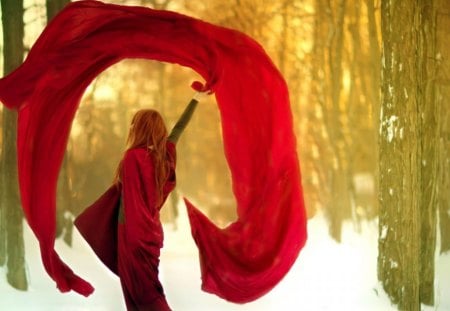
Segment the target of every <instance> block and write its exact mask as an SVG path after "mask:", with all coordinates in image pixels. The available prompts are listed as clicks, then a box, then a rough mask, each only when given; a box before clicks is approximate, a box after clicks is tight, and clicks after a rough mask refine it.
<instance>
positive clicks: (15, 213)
mask: <svg viewBox="0 0 450 311" xmlns="http://www.w3.org/2000/svg"><path fill="white" fill-rule="evenodd" d="M1 6H2V25H3V46H4V52H3V53H4V54H3V55H4V73H5V74H8V73H10V72H11V71H13V70H14V69H16V68H17V67H18V66H19V65H20V64H21V63H22V61H23V55H24V44H23V37H24V23H23V0H1ZM16 130H17V112H16V111H11V110H8V109H6V108H4V109H3V142H2V144H3V148H2V150H3V153H2V159H1V164H0V165H1V172H2V174H1V184H0V186H1V188H2V191H1V192H2V196H1V198H0V208H1V209H2V210H3V217H4V221H3V222H4V223H6V254H3V255H2V256H0V257H2V258H3V260H6V262H7V268H8V270H7V271H8V272H7V279H8V282H9V284H11V286H13V287H15V288H16V289H19V290H26V289H27V288H28V282H27V278H26V273H25V249H24V241H23V213H22V209H21V207H20V199H19V190H18V179H17V152H16Z"/></svg>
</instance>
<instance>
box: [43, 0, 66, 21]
mask: <svg viewBox="0 0 450 311" xmlns="http://www.w3.org/2000/svg"><path fill="white" fill-rule="evenodd" d="M68 3H70V0H46V1H45V8H46V11H47V23H48V22H50V21H51V20H52V18H53V17H55V15H56V14H58V12H59V11H61V10H62V9H63V8H64V7H65V6H66V5H67V4H68Z"/></svg>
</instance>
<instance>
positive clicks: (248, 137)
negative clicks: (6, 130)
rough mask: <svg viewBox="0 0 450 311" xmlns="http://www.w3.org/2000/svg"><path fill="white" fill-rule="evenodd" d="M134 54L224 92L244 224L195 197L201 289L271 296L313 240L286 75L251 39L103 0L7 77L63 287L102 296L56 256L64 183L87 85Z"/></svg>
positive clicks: (39, 225) (46, 253) (24, 164)
mask: <svg viewBox="0 0 450 311" xmlns="http://www.w3.org/2000/svg"><path fill="white" fill-rule="evenodd" d="M124 58H145V59H152V60H158V61H164V62H169V63H178V64H180V65H182V66H186V67H190V68H192V69H193V70H195V71H196V72H198V73H199V74H200V75H201V76H202V77H203V78H204V79H205V81H206V85H205V86H204V87H203V88H202V90H211V91H213V92H215V95H216V100H217V103H218V106H219V110H220V114H221V121H222V129H223V141H224V148H225V156H226V159H227V162H228V165H229V168H230V171H231V175H232V184H233V192H234V195H235V198H236V205H237V214H238V219H237V220H236V221H235V222H234V223H232V224H231V225H229V226H228V227H226V228H225V229H220V228H218V227H216V226H215V225H214V224H213V223H212V222H211V221H210V220H209V219H208V218H207V217H205V215H203V214H202V213H201V212H200V211H199V210H197V209H196V208H195V207H194V206H193V205H192V204H191V203H189V202H187V206H188V212H189V219H190V223H191V229H192V235H193V237H194V239H195V241H196V243H197V246H198V248H199V254H200V264H201V272H202V281H203V283H202V288H203V289H204V290H205V291H208V292H211V293H214V294H217V295H219V296H220V297H223V298H225V299H227V300H230V301H234V302H239V303H243V302H248V301H251V300H254V299H256V298H258V297H260V296H261V295H263V294H265V293H266V292H267V291H269V290H270V289H271V288H273V287H274V286H275V285H276V284H277V283H278V282H279V281H280V280H281V279H282V278H283V276H284V275H285V274H286V273H287V272H288V271H289V269H290V267H291V266H292V264H293V263H294V262H295V260H296V258H297V256H298V254H299V251H300V250H301V248H302V247H303V245H304V244H305V241H306V215H305V208H304V203H303V196H302V190H301V181H300V170H299V165H298V159H297V154H296V140H295V136H294V133H293V124H292V114H291V111H290V106H289V96H288V90H287V87H286V83H285V81H284V79H283V78H282V76H281V74H280V73H279V71H278V70H277V69H276V68H275V66H274V65H273V63H272V62H271V60H270V59H269V57H268V56H267V55H266V53H265V52H264V50H263V49H262V47H261V46H260V45H259V44H257V43H256V42H255V41H254V40H252V39H251V38H249V37H248V36H246V35H244V34H242V33H240V32H237V31H234V30H231V29H227V28H223V27H218V26H215V25H212V24H209V23H206V22H203V21H201V20H198V19H194V18H191V17H187V16H184V15H181V14H177V13H174V12H168V11H156V10H151V9H148V8H142V7H127V6H119V5H111V4H103V3H101V2H98V1H79V2H74V3H71V4H69V5H68V6H67V7H66V8H65V9H64V10H63V11H61V13H60V14H59V15H58V16H56V17H55V18H54V19H53V20H52V21H51V23H50V24H49V25H48V26H47V28H46V29H45V30H44V32H43V33H42V34H41V36H40V37H39V39H38V40H37V41H36V43H35V44H34V46H33V47H32V49H31V50H30V52H29V54H28V57H27V58H26V60H25V62H24V63H23V65H22V66H20V67H19V68H18V69H17V70H16V71H14V72H12V73H11V74H10V75H8V76H6V77H4V78H3V79H1V80H0V100H1V101H2V102H3V103H4V104H5V105H6V106H7V107H9V108H15V109H17V110H18V111H19V125H18V165H19V180H20V189H21V197H22V204H23V209H24V211H25V215H26V218H27V220H28V222H29V224H30V227H31V228H32V229H33V231H34V233H35V234H36V236H37V238H38V240H39V242H40V248H41V254H42V260H43V263H44V266H45V268H46V270H47V272H48V274H49V275H50V276H51V277H52V278H53V279H54V280H55V281H56V283H57V286H58V288H59V289H60V290H61V291H69V290H71V289H72V290H75V291H77V292H79V293H81V294H83V295H89V294H90V293H91V292H92V290H93V288H92V287H91V286H90V285H89V283H87V282H85V281H84V280H83V279H81V278H80V277H78V276H77V275H75V274H74V273H73V272H72V270H70V268H69V267H67V266H66V265H65V264H64V263H63V261H62V260H61V259H60V258H59V257H58V255H57V253H56V252H55V251H54V239H55V204H56V203H55V194H56V182H57V177H58V172H59V168H60V165H61V162H62V158H63V153H64V150H65V147H66V144H67V140H68V135H69V132H70V126H71V122H72V120H73V118H74V115H75V112H76V110H77V107H78V105H79V102H80V98H81V96H82V94H83V92H84V90H85V89H86V87H87V86H88V85H89V84H90V82H91V81H92V80H93V79H94V78H95V77H96V76H97V75H98V74H99V73H100V72H101V71H103V70H105V69H106V68H107V67H109V66H111V65H112V64H114V63H116V62H118V61H120V60H122V59H124ZM193 86H194V88H197V89H198V88H199V84H198V83H197V84H195V85H193ZM205 122H206V121H205Z"/></svg>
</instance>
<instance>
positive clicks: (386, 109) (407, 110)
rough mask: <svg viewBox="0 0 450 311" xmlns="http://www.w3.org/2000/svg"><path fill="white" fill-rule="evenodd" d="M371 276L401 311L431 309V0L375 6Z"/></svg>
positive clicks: (434, 162)
mask: <svg viewBox="0 0 450 311" xmlns="http://www.w3.org/2000/svg"><path fill="white" fill-rule="evenodd" d="M381 9H382V11H381V14H382V27H381V28H382V35H383V51H382V81H381V83H382V102H381V129H380V133H381V135H380V154H379V155H380V164H379V172H380V183H379V187H380V196H379V204H380V216H379V228H380V231H379V232H380V235H379V256H378V277H379V279H380V281H381V282H382V284H383V288H384V289H385V291H386V292H387V294H388V295H389V297H390V298H391V299H392V301H393V302H394V303H397V304H398V306H399V309H400V310H420V304H421V303H424V304H429V305H432V304H433V303H434V287H433V283H434V250H435V244H436V206H437V200H436V198H437V196H436V193H437V191H438V184H437V179H436V174H437V168H438V152H437V151H438V149H437V147H436V146H437V145H438V144H437V137H438V135H437V134H438V131H437V129H438V125H439V122H440V120H439V111H438V106H437V104H436V103H437V102H436V96H435V90H436V88H435V79H434V77H435V61H434V55H435V42H436V38H435V30H436V25H435V2H434V1H425V0H416V1H404V2H400V1H383V2H382V8H381Z"/></svg>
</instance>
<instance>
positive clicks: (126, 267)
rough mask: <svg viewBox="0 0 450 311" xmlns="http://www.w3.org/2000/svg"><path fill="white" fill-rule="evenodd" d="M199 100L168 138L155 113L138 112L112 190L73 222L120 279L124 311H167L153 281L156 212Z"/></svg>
mask: <svg viewBox="0 0 450 311" xmlns="http://www.w3.org/2000/svg"><path fill="white" fill-rule="evenodd" d="M200 96H201V95H200V94H199V93H197V95H196V96H194V98H193V99H192V100H191V101H190V103H189V104H188V106H187V107H186V109H185V111H184V112H183V114H182V116H181V117H180V119H179V120H178V122H177V123H176V125H175V127H174V128H173V130H172V132H171V133H170V135H167V129H166V126H165V124H164V121H163V119H162V117H161V115H160V114H159V113H158V112H157V111H155V110H150V109H148V110H140V111H138V112H137V113H136V114H135V116H134V117H133V120H132V122H131V127H130V131H129V134H128V140H127V150H126V152H125V154H124V157H123V159H122V161H121V162H120V164H119V167H118V170H117V173H116V179H115V184H114V185H113V186H112V187H111V188H110V189H109V190H108V191H107V192H106V193H105V194H104V195H103V196H102V197H100V199H99V200H97V201H96V202H95V203H94V204H93V205H92V206H90V207H89V208H88V209H86V211H85V212H83V214H81V215H80V216H79V217H78V218H77V219H76V221H75V225H76V226H77V228H78V229H79V231H80V233H81V234H82V235H83V236H84V238H85V239H86V240H87V241H88V243H89V244H90V245H91V247H92V248H93V250H94V251H95V252H96V254H97V255H98V256H99V258H100V259H101V260H102V261H103V262H104V263H105V264H106V265H107V266H108V267H109V268H110V269H111V270H112V271H113V272H114V273H116V274H117V275H118V276H119V277H120V282H121V285H122V290H123V294H124V297H125V303H126V305H127V309H128V310H139V311H141V310H157V311H160V310H170V308H169V306H168V304H167V302H166V299H165V296H164V292H163V289H162V286H161V283H160V282H159V279H158V265H159V255H160V249H161V247H162V246H163V230H162V225H161V222H160V220H159V211H160V209H161V207H162V205H163V204H164V202H165V200H166V198H167V196H168V194H169V193H170V192H171V191H172V190H173V189H174V187H175V164H176V153H175V145H176V142H177V141H178V138H179V137H180V135H181V133H182V132H183V130H184V128H185V127H186V125H187V124H188V122H189V120H190V118H191V116H192V114H193V112H194V110H195V108H196V106H197V103H198V98H199V97H200ZM115 237H117V238H115Z"/></svg>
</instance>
